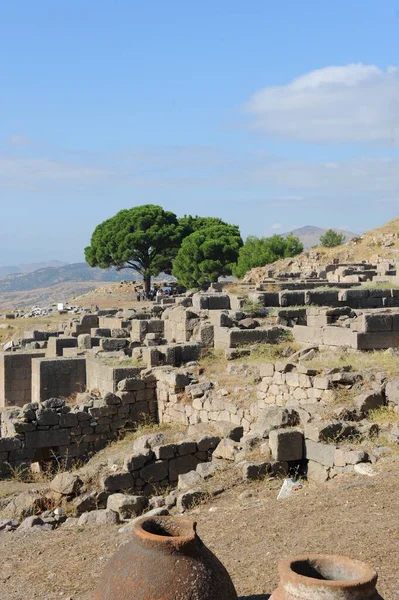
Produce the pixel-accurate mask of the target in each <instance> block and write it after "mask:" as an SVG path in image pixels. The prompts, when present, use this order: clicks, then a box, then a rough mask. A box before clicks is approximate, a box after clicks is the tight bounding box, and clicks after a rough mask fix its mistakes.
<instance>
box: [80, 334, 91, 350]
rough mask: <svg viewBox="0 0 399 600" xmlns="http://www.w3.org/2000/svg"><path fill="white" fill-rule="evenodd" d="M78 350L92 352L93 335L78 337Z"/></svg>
mask: <svg viewBox="0 0 399 600" xmlns="http://www.w3.org/2000/svg"><path fill="white" fill-rule="evenodd" d="M78 348H79V349H80V350H90V348H91V335H90V334H89V333H81V334H80V335H78Z"/></svg>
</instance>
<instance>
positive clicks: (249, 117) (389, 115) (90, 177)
mask: <svg viewBox="0 0 399 600" xmlns="http://www.w3.org/2000/svg"><path fill="white" fill-rule="evenodd" d="M0 56H1V62H0V208H1V212H0V214H1V219H0V264H2V265H6V264H14V263H17V262H33V261H38V260H46V259H59V260H65V261H71V262H72V261H77V260H81V259H82V258H83V248H84V246H85V245H87V244H88V242H89V239H90V235H91V233H92V231H93V229H94V227H95V226H96V224H98V223H99V222H101V221H102V220H104V219H105V218H108V217H110V216H112V215H113V214H115V213H116V212H117V211H118V210H120V209H121V208H127V207H131V206H135V205H139V204H144V203H154V204H160V205H162V206H164V207H165V208H166V209H168V210H173V211H174V212H176V213H177V214H178V215H179V216H180V215H183V214H185V213H190V214H200V215H215V216H221V217H223V218H224V219H227V220H229V221H230V222H233V223H237V224H239V225H240V227H241V231H242V233H243V235H244V236H246V235H248V234H255V235H271V234H272V233H276V232H283V231H288V230H291V229H294V228H296V227H300V226H303V225H308V224H312V225H319V226H322V227H330V226H333V227H339V228H348V229H351V230H353V231H355V232H362V231H364V230H367V229H370V228H373V227H375V226H378V225H381V224H383V223H384V222H385V221H387V220H389V219H392V218H395V217H396V216H399V194H398V192H399V168H398V167H399V152H398V147H399V71H398V68H399V0H397V1H391V0H383V1H382V2H381V1H378V0H351V1H350V2H348V1H346V2H344V1H341V0H335V1H334V2H331V1H328V2H327V1H324V0H301V2H298V1H296V0H290V1H288V0H285V1H284V0H281V1H280V2H276V1H271V0H248V2H243V1H242V0H228V1H227V0H213V1H210V0H203V1H202V2H187V0H168V1H167V2H165V1H163V0H153V1H150V2H147V3H144V2H138V1H136V0H113V1H111V0H97V1H94V0H84V2H82V0H79V1H78V0H68V1H67V0H58V1H57V2H54V0H37V1H36V2H32V1H31V0H15V2H10V1H9V2H3V3H2V6H1V9H0Z"/></svg>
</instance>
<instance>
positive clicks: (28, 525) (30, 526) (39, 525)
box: [18, 516, 52, 532]
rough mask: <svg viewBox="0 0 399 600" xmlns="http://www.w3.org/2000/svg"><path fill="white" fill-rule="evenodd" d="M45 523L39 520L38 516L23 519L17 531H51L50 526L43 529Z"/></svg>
mask: <svg viewBox="0 0 399 600" xmlns="http://www.w3.org/2000/svg"><path fill="white" fill-rule="evenodd" d="M45 525H46V523H45V522H44V521H43V519H41V518H40V517H38V516H32V517H27V518H26V519H24V520H23V521H22V523H21V525H20V526H19V527H18V531H26V532H28V531H33V530H36V531H38V530H43V529H46V530H51V529H52V527H51V526H47V527H45Z"/></svg>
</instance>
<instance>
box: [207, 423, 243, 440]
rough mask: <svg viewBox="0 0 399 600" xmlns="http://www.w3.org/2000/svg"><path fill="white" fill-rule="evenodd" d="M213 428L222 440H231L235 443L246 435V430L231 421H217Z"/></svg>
mask: <svg viewBox="0 0 399 600" xmlns="http://www.w3.org/2000/svg"><path fill="white" fill-rule="evenodd" d="M213 428H214V429H215V430H216V431H217V433H218V434H219V435H220V436H221V437H222V438H229V439H230V440H234V441H235V442H239V441H240V439H241V438H242V436H243V435H244V428H243V427H242V426H240V425H234V424H233V423H230V422H229V421H215V423H213Z"/></svg>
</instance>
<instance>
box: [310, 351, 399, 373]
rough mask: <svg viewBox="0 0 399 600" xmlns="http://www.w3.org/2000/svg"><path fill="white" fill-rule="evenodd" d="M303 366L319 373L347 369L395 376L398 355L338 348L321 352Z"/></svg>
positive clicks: (398, 369) (398, 368)
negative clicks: (324, 370)
mask: <svg viewBox="0 0 399 600" xmlns="http://www.w3.org/2000/svg"><path fill="white" fill-rule="evenodd" d="M304 364H305V365H306V366H308V367H309V368H312V369H317V370H320V371H322V370H323V369H335V368H343V367H348V368H350V370H351V371H359V372H362V373H364V372H365V371H368V370H370V371H383V372H384V373H386V374H387V375H388V376H395V375H397V374H398V372H399V354H397V353H396V352H395V351H391V350H373V351H369V352H361V351H356V350H346V349H345V348H340V349H338V350H336V351H334V350H321V351H320V352H319V353H318V354H317V355H316V356H315V358H313V359H312V360H309V361H305V362H304Z"/></svg>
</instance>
